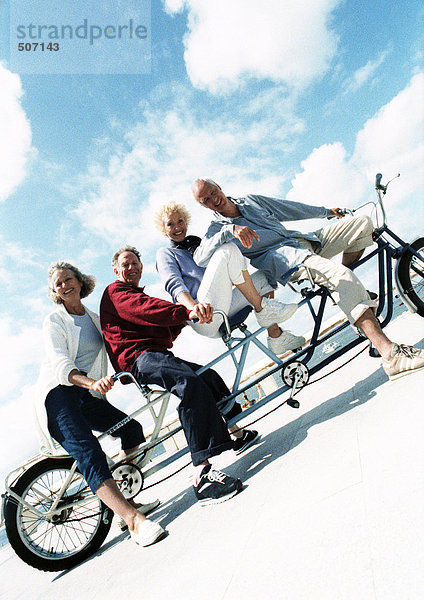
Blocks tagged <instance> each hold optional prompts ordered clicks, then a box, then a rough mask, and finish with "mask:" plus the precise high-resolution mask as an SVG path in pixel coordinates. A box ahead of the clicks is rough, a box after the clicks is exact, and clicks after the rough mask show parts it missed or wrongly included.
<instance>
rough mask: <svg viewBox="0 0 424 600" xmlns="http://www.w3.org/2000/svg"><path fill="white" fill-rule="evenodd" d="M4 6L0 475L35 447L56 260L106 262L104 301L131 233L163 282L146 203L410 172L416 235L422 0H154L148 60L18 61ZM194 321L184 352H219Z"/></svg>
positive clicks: (404, 185) (405, 198) (352, 191)
mask: <svg viewBox="0 0 424 600" xmlns="http://www.w3.org/2000/svg"><path fill="white" fill-rule="evenodd" d="M8 9H9V6H8V3H6V2H0V22H1V25H0V34H1V38H0V39H1V41H0V61H1V62H0V130H1V131H2V135H1V137H0V174H1V176H0V240H1V245H2V250H3V252H2V255H1V258H0V281H1V284H2V285H1V287H0V335H1V340H2V344H1V346H2V349H3V351H2V366H3V373H4V377H3V385H2V389H1V391H0V419H1V422H2V423H7V424H8V425H7V432H6V433H5V435H3V436H2V441H1V442H0V443H1V445H2V448H1V450H2V451H1V455H2V456H3V457H4V456H5V455H7V456H8V457H10V458H8V459H7V460H6V461H4V462H3V464H2V467H1V469H2V472H1V473H0V481H2V480H3V474H4V472H5V471H6V470H8V469H9V468H11V467H12V466H13V465H15V464H17V463H18V462H19V460H21V459H24V458H26V457H27V456H29V455H30V454H32V453H34V452H36V450H37V440H36V436H35V433H34V430H33V426H32V419H31V399H32V397H33V395H34V385H35V381H36V377H37V373H38V369H39V365H40V362H41V360H42V358H43V350H42V336H41V325H42V321H43V318H44V316H45V315H46V314H47V313H48V312H49V311H50V310H51V309H52V305H51V304H50V303H49V300H48V299H47V295H46V271H47V267H48V265H49V264H50V262H52V261H54V260H57V259H61V258H64V259H67V260H70V261H71V262H73V263H74V264H76V265H78V266H79V267H80V268H81V269H82V270H83V271H85V272H87V273H92V274H94V275H95V276H96V277H97V280H98V284H97V287H96V290H95V293H93V295H92V296H90V297H89V298H88V300H87V305H88V306H89V307H90V308H92V309H94V310H97V308H98V303H99V299H100V295H101V292H102V290H103V289H104V287H105V286H106V285H107V284H108V283H109V282H110V281H112V279H113V273H112V270H111V267H110V257H111V255H112V253H113V252H114V250H115V249H116V248H117V247H119V246H120V245H121V244H123V243H131V244H134V245H136V246H137V247H138V248H139V249H140V250H141V252H142V254H143V258H144V263H145V273H144V283H145V284H146V285H147V291H148V292H150V293H152V294H156V295H161V296H163V297H165V295H164V292H163V291H162V290H161V288H160V284H159V281H158V278H157V275H156V272H155V267H154V262H155V258H154V257H155V252H156V250H157V248H158V247H159V246H160V245H162V244H163V243H164V239H163V238H161V236H160V235H159V234H158V233H157V232H156V231H155V230H154V229H153V226H152V215H153V212H154V210H155V208H157V206H158V205H159V204H160V203H161V202H162V201H164V200H166V199H171V198H173V199H177V200H179V201H184V202H186V204H187V206H188V207H189V209H190V210H191V212H192V215H193V225H192V227H191V231H192V232H193V233H197V234H202V233H203V231H204V230H205V228H206V226H207V223H208V220H209V214H208V213H207V211H205V210H204V209H201V207H197V206H196V205H195V204H194V202H193V200H192V199H191V195H190V184H191V182H192V181H193V179H195V178H196V177H199V176H206V177H211V178H213V179H214V180H216V181H218V182H220V183H221V185H222V187H223V189H224V191H226V192H227V193H228V194H230V195H234V196H237V195H243V194H245V193H255V192H257V193H263V194H267V195H273V196H276V197H281V198H285V197H287V198H289V199H292V200H298V201H303V202H305V203H309V204H317V205H325V206H350V207H356V206H359V205H360V204H362V203H363V202H365V201H366V200H368V199H370V198H372V197H373V187H372V183H373V179H374V175H375V173H376V172H378V171H381V172H382V173H383V174H384V179H388V178H389V177H391V176H394V175H396V174H397V173H398V172H400V173H401V178H400V179H399V180H397V181H396V182H394V183H393V184H392V188H391V193H390V194H389V195H388V198H387V209H388V213H389V223H390V224H391V225H392V226H393V228H394V229H396V231H397V232H398V233H400V234H401V235H403V236H404V237H405V238H407V239H412V238H414V237H417V236H418V235H422V231H423V208H422V194H423V188H424V175H423V165H424V142H423V140H424V136H423V133H424V131H423V113H424V74H423V70H422V59H423V40H422V25H423V7H422V3H421V2H418V1H410V0H405V1H404V2H393V1H388V0H387V1H386V0H380V1H377V2H368V1H367V2H365V1H360V0H355V2H353V1H350V2H349V1H345V2H341V1H338V0H298V1H297V2H296V3H293V2H290V1H285V0H265V1H263V2H255V1H253V0H211V1H210V2H204V1H202V0H163V1H160V0H153V2H152V7H151V43H152V49H151V57H152V61H151V72H150V73H147V74H144V75H143V74H140V75H137V74H134V75H131V74H127V75H82V74H81V75H80V74H74V75H59V74H57V75H34V74H20V73H17V72H14V71H13V69H12V68H11V61H10V54H9V27H8V19H9V12H8ZM194 223H195V224H196V226H194ZM314 225H316V224H314V223H310V224H307V228H308V229H309V228H310V229H312V228H313V227H314ZM318 225H322V224H318ZM284 294H285V293H284V292H283V293H282V294H281V297H283V298H284V297H285V295H284ZM299 327H300V324H299ZM299 327H298V328H299ZM294 328H296V324H294ZM193 335H194V334H191V333H190V332H184V334H183V335H182V336H181V341H179V342H178V343H177V346H176V351H177V353H179V354H180V355H181V356H182V357H185V358H189V359H190V358H194V356H196V357H197V358H198V355H199V352H202V355H203V357H204V359H205V360H206V359H207V358H208V357H210V356H212V355H214V354H216V352H217V351H218V349H220V346H217V345H216V344H219V342H210V343H209V342H206V341H205V340H203V339H202V340H201V341H202V348H201V350H200V349H199V348H200V347H199V344H198V341H199V340H198V338H196V337H192V336H193ZM188 342H189V343H188ZM114 394H115V396H116V398H117V399H118V398H121V394H122V392H121V391H116V392H114ZM115 396H114V397H115ZM134 401H135V400H134V399H131V400H130V399H129V398H128V397H126V398H124V400H123V402H126V403H127V404H130V403H131V402H134ZM0 485H1V484H0Z"/></svg>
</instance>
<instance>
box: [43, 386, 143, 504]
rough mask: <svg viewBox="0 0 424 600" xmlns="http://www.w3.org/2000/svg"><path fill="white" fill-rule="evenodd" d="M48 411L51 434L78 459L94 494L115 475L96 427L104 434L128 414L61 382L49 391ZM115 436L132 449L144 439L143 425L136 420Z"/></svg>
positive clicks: (126, 448) (119, 430)
mask: <svg viewBox="0 0 424 600" xmlns="http://www.w3.org/2000/svg"><path fill="white" fill-rule="evenodd" d="M46 410H47V424H48V428H49V431H50V433H51V435H52V437H53V438H54V439H55V440H56V441H57V442H59V444H60V445H61V446H62V448H64V449H65V450H66V451H67V452H68V454H69V455H70V456H72V458H73V459H74V460H76V461H77V465H78V469H79V471H80V473H81V474H82V475H83V477H84V479H85V480H86V482H87V483H88V485H89V487H90V489H91V491H92V492H94V493H95V492H96V491H97V489H98V487H99V486H100V484H101V483H103V482H104V481H106V480H107V479H110V478H111V477H112V475H111V472H110V469H109V466H108V464H107V459H106V455H105V453H104V452H103V450H102V448H101V446H100V443H99V441H98V440H97V438H96V436H95V435H94V434H93V430H94V431H99V432H102V433H103V432H105V431H107V430H108V429H110V428H111V427H112V426H113V425H116V423H119V422H120V421H122V420H123V419H125V417H126V416H127V415H126V414H125V413H124V412H122V411H121V410H119V409H118V408H116V407H115V406H112V404H110V403H109V402H108V401H107V400H104V399H102V398H96V397H94V396H92V395H91V394H90V392H89V391H88V390H85V389H83V388H81V387H78V386H75V385H72V386H69V385H58V386H57V387H55V388H53V389H52V390H50V392H49V393H48V394H47V397H46ZM112 435H113V437H117V438H121V447H122V449H123V450H130V449H131V448H134V447H135V446H138V445H139V444H141V443H142V442H144V441H145V438H144V434H143V428H142V427H141V425H140V423H139V422H138V421H135V420H134V419H131V421H129V422H128V423H126V424H125V425H123V426H122V427H120V428H119V429H117V430H116V431H114V432H113V434H112Z"/></svg>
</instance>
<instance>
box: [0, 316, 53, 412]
mask: <svg viewBox="0 0 424 600" xmlns="http://www.w3.org/2000/svg"><path fill="white" fill-rule="evenodd" d="M27 317H28V315H25V318H27ZM0 339H1V340H2V346H3V348H4V349H5V352H4V353H2V370H3V373H4V377H3V378H2V385H1V390H0V403H1V402H2V401H3V400H4V401H8V400H9V399H10V396H11V394H14V395H17V394H18V395H19V393H20V387H21V384H22V383H23V382H25V381H28V379H29V375H30V373H31V374H32V375H34V374H37V375H38V369H39V366H40V364H41V360H42V357H43V355H44V352H43V350H42V348H43V341H42V332H41V328H40V326H39V324H38V326H36V325H35V326H34V325H32V324H25V323H21V322H18V321H16V320H13V319H12V318H11V317H9V316H6V315H0ZM6 349H7V350H6Z"/></svg>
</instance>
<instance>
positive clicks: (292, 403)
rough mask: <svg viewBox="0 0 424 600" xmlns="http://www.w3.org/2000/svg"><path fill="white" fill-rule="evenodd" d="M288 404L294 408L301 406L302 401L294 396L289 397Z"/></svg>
mask: <svg viewBox="0 0 424 600" xmlns="http://www.w3.org/2000/svg"><path fill="white" fill-rule="evenodd" d="M287 404H288V405H289V406H291V407H292V408H299V407H300V402H299V400H295V399H294V398H289V399H288V400H287Z"/></svg>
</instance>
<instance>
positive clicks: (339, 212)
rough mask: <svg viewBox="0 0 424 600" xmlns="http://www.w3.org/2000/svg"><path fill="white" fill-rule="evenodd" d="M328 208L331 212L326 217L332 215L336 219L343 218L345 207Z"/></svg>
mask: <svg viewBox="0 0 424 600" xmlns="http://www.w3.org/2000/svg"><path fill="white" fill-rule="evenodd" d="M330 210H331V214H330V216H329V217H328V218H329V219H331V218H332V217H336V219H343V217H344V216H345V215H346V209H344V208H330Z"/></svg>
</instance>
